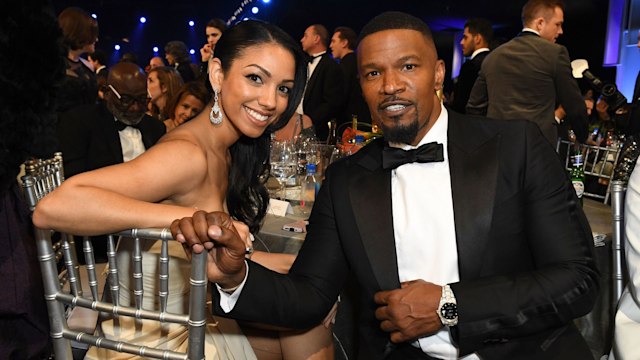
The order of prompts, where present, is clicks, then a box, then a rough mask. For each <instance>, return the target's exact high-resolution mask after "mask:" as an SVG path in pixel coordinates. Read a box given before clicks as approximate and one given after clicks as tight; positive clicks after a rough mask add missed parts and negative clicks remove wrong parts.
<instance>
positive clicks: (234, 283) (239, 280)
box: [217, 261, 247, 295]
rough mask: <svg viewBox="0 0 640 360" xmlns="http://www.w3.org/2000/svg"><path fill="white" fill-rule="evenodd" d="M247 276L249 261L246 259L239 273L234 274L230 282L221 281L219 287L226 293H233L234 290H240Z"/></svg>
mask: <svg viewBox="0 0 640 360" xmlns="http://www.w3.org/2000/svg"><path fill="white" fill-rule="evenodd" d="M246 278H247V262H246V261H244V264H243V268H242V270H241V271H240V272H238V274H236V275H234V276H233V278H232V279H231V280H230V281H228V282H226V281H225V282H224V283H222V282H219V283H217V284H218V288H219V289H220V291H222V292H224V293H226V294H229V295H231V294H233V292H234V291H236V290H238V288H239V287H240V286H241V285H242V284H243V283H244V281H245V280H246Z"/></svg>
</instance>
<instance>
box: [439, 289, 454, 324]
mask: <svg viewBox="0 0 640 360" xmlns="http://www.w3.org/2000/svg"><path fill="white" fill-rule="evenodd" d="M437 313H438V316H439V317H440V321H441V322H442V325H444V326H456V325H458V303H457V302H456V297H455V296H454V295H453V291H452V290H451V287H450V286H449V285H445V286H443V287H442V297H441V298H440V304H439V305H438V310H437Z"/></svg>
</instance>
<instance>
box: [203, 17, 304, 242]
mask: <svg viewBox="0 0 640 360" xmlns="http://www.w3.org/2000/svg"><path fill="white" fill-rule="evenodd" d="M264 44H277V45H280V46H282V47H283V48H285V49H287V50H288V51H289V52H290V53H291V55H292V56H293V58H294V60H295V79H294V85H293V89H292V91H291V93H290V94H289V102H288V104H287V108H286V109H285V111H284V112H283V113H282V115H281V116H280V118H279V119H278V120H276V121H275V122H274V123H272V124H271V125H269V126H268V127H267V129H266V131H265V132H264V133H263V134H262V136H260V137H259V138H255V139H254V138H250V137H248V136H242V137H241V138H240V139H239V140H238V141H237V142H236V143H235V144H233V145H232V146H231V148H230V149H229V150H230V152H231V168H230V169H229V187H228V190H227V196H226V200H227V208H228V209H229V214H230V215H231V216H233V217H234V218H236V219H237V220H239V221H242V222H244V223H245V224H247V225H248V226H249V229H250V230H251V232H257V231H258V230H259V229H260V223H261V222H262V219H264V216H265V214H266V212H267V205H268V204H269V194H268V192H267V189H266V187H265V181H266V178H267V176H266V175H267V174H268V173H269V142H270V139H271V133H272V132H274V131H276V130H278V129H281V128H282V127H284V126H285V125H286V124H287V121H289V119H290V118H291V117H292V116H293V114H294V112H295V110H296V108H297V107H298V104H299V103H300V100H301V99H302V94H303V92H304V85H305V82H306V80H307V62H306V60H305V55H304V53H303V52H302V49H301V48H300V44H298V42H296V41H295V40H293V39H292V38H291V37H290V36H289V35H288V34H287V33H285V32H284V31H283V30H282V29H280V28H279V27H277V26H275V25H272V24H269V23H265V22H261V21H255V20H248V21H242V22H240V23H238V24H236V25H234V26H232V27H230V28H229V29H227V30H226V31H225V32H224V33H223V34H222V37H220V41H218V43H217V44H216V50H215V57H216V58H218V59H220V62H221V64H222V71H223V72H224V73H226V72H227V71H229V69H230V68H231V65H232V63H233V61H234V60H235V59H236V58H238V57H239V56H242V55H243V54H244V53H245V51H250V48H251V47H254V46H259V45H264Z"/></svg>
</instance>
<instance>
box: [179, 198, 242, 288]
mask: <svg viewBox="0 0 640 360" xmlns="http://www.w3.org/2000/svg"><path fill="white" fill-rule="evenodd" d="M243 230H245V229H241V230H240V231H241V232H242V231H243ZM247 233H248V231H247ZM171 234H172V235H173V237H174V239H176V240H177V241H179V242H181V243H182V244H183V246H184V247H185V251H186V252H187V255H188V256H190V255H191V252H194V253H196V254H199V253H201V252H202V251H205V250H206V251H208V256H207V276H208V278H209V281H212V282H216V283H218V284H219V285H220V286H221V287H222V288H232V287H234V286H237V285H239V284H240V283H241V282H242V280H243V279H244V275H245V273H246V269H245V251H246V243H245V241H244V240H243V238H242V237H241V236H240V235H239V234H238V231H237V230H236V228H235V226H234V222H233V220H232V219H231V217H230V216H229V215H228V214H226V213H224V212H212V213H205V212H204V211H197V212H195V213H194V214H193V217H186V218H182V219H178V220H174V221H173V223H172V224H171ZM247 236H248V234H247Z"/></svg>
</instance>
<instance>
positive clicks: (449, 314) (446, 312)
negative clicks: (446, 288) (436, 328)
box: [440, 303, 458, 320]
mask: <svg viewBox="0 0 640 360" xmlns="http://www.w3.org/2000/svg"><path fill="white" fill-rule="evenodd" d="M440 314H441V315H442V317H443V318H445V319H447V320H453V319H455V318H457V317H458V306H456V304H454V303H444V304H442V307H441V308H440Z"/></svg>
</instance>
